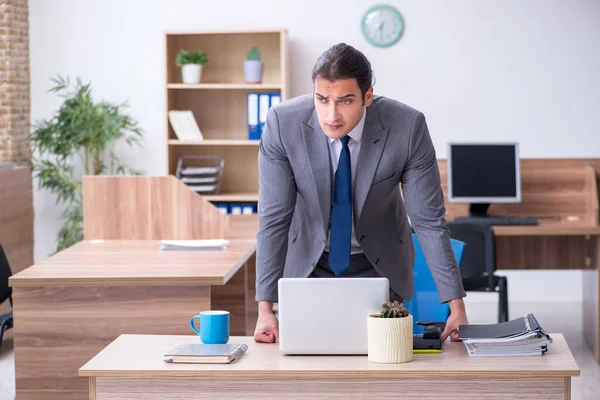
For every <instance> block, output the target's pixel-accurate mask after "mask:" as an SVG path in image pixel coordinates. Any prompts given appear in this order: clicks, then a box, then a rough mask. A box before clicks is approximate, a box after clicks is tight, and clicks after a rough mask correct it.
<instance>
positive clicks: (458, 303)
mask: <svg viewBox="0 0 600 400" xmlns="http://www.w3.org/2000/svg"><path fill="white" fill-rule="evenodd" d="M448 304H449V305H450V313H452V314H456V313H466V310H465V302H464V301H463V299H462V297H459V298H458V299H452V300H450V301H449V302H448Z"/></svg>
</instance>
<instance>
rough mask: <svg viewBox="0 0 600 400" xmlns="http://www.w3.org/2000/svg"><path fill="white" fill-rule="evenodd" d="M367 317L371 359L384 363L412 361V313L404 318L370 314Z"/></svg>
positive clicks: (369, 357) (369, 355)
mask: <svg viewBox="0 0 600 400" xmlns="http://www.w3.org/2000/svg"><path fill="white" fill-rule="evenodd" d="M375 315H379V314H375ZM367 318H368V321H367V324H368V331H367V335H368V359H369V361H371V362H375V363H384V364H396V363H405V362H409V361H412V359H413V316H412V315H409V316H408V317H404V318H379V317H377V316H371V315H369V316H368V317H367Z"/></svg>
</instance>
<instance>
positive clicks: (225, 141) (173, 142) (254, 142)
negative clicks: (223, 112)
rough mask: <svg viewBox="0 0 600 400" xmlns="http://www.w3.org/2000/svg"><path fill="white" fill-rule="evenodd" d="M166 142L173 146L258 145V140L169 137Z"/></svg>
mask: <svg viewBox="0 0 600 400" xmlns="http://www.w3.org/2000/svg"><path fill="white" fill-rule="evenodd" d="M168 143H169V144H170V145H174V146H258V145H259V143H260V140H247V139H243V140H234V139H204V140H198V141H197V142H191V141H189V142H186V141H181V140H178V139H169V140H168Z"/></svg>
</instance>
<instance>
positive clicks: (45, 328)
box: [10, 239, 256, 400]
mask: <svg viewBox="0 0 600 400" xmlns="http://www.w3.org/2000/svg"><path fill="white" fill-rule="evenodd" d="M255 248H256V242H255V241H254V240H243V239H239V240H231V241H230V246H229V248H228V249H227V250H224V251H160V250H159V241H156V240H148V241H128V240H119V241H84V242H80V243H78V244H77V245H75V246H73V247H71V248H69V249H66V250H65V251H63V252H60V253H58V254H56V255H54V256H52V257H50V258H48V259H46V260H44V261H42V262H41V263H39V264H36V265H34V266H32V267H30V268H28V269H26V270H24V271H22V272H20V273H18V274H16V275H14V276H13V277H11V278H10V285H11V286H12V287H13V300H14V317H15V327H14V336H15V342H14V343H15V372H16V389H17V398H18V399H19V400H21V399H44V400H51V399H56V400H70V399H84V398H87V397H88V384H87V381H86V380H85V379H82V378H79V377H77V370H78V368H79V367H81V365H82V364H83V363H85V362H86V361H88V360H89V359H90V358H91V357H93V356H94V355H95V354H97V353H98V352H99V351H100V350H101V349H103V348H104V347H105V346H106V345H108V344H109V343H110V342H111V341H113V340H114V339H115V338H117V337H118V336H119V335H120V334H122V333H139V332H143V333H148V334H150V333H152V334H189V333H191V330H190V327H189V318H190V317H191V316H192V315H194V314H197V313H198V312H199V311H201V310H208V309H225V310H228V311H230V312H231V332H232V334H237V335H248V334H251V333H252V332H253V329H254V325H255V323H256V302H255V301H254V296H255V295H254V293H255V291H254V279H253V278H250V279H248V270H251V276H252V277H253V276H254V275H253V274H254V266H253V265H251V264H253V262H254V261H253V260H254V253H255Z"/></svg>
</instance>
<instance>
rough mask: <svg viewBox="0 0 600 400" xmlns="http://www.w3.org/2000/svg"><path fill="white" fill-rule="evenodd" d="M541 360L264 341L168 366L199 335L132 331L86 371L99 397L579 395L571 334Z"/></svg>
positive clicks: (554, 398) (457, 346)
mask: <svg viewBox="0 0 600 400" xmlns="http://www.w3.org/2000/svg"><path fill="white" fill-rule="evenodd" d="M551 336H552V338H553V339H554V343H553V344H552V345H551V347H550V350H549V352H548V353H547V354H546V355H544V356H539V357H537V356H536V357H506V358H505V357H486V358H478V357H469V356H468V354H467V351H466V349H465V348H464V345H463V344H462V343H445V344H444V350H445V351H444V353H442V354H416V355H415V357H414V360H413V361H412V362H409V363H406V364H374V363H370V362H369V361H367V357H366V356H283V355H281V354H280V353H279V349H278V347H277V345H276V344H262V343H261V344H257V343H254V342H253V340H252V338H249V337H232V338H231V340H230V343H240V342H242V343H246V344H248V347H249V348H248V352H247V353H246V354H245V355H244V356H242V358H240V359H239V360H238V361H237V362H235V363H233V364H229V365H210V364H169V363H165V362H164V361H163V358H164V357H163V355H164V354H165V353H166V352H167V351H169V350H171V348H173V347H175V346H177V345H179V344H186V343H197V342H198V338H197V337H194V336H155V335H123V336H120V337H119V338H118V339H117V340H115V341H114V342H113V343H111V344H110V345H109V346H108V347H107V348H106V349H104V350H102V352H100V353H99V354H98V355H97V356H95V357H94V358H93V359H91V360H90V361H89V362H88V363H87V364H85V365H84V366H83V367H82V368H81V369H80V370H79V374H80V375H81V376H86V377H89V385H90V399H94V400H105V399H111V400H129V399H138V398H143V399H146V400H152V399H160V400H162V399H167V398H168V399H174V400H175V399H189V398H210V399H237V398H244V399H307V398H327V399H367V398H369V399H391V398H400V397H401V398H402V399H418V400H424V399H444V398H448V397H450V398H452V399H461V400H462V399H483V398H485V399H515V398H519V399H545V400H558V399H561V400H563V399H570V398H571V396H570V395H571V377H572V376H579V367H578V366H577V363H576V362H575V360H574V359H573V355H572V354H571V352H570V350H569V347H568V346H567V344H566V342H565V340H564V337H563V336H562V335H560V334H551Z"/></svg>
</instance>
